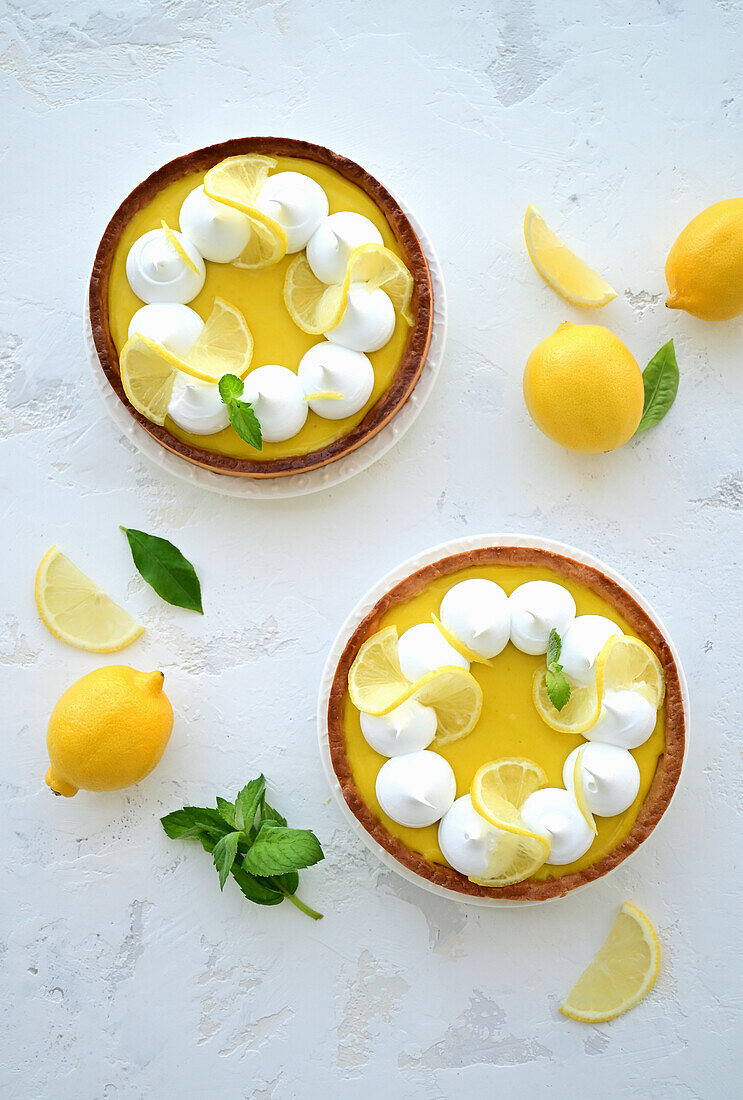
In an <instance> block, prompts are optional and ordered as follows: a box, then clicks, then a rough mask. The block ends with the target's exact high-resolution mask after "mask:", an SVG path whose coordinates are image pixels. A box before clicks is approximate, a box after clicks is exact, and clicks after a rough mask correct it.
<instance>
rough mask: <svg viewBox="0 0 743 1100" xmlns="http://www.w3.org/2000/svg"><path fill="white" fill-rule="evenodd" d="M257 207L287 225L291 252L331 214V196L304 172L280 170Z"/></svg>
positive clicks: (287, 249)
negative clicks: (329, 210)
mask: <svg viewBox="0 0 743 1100" xmlns="http://www.w3.org/2000/svg"><path fill="white" fill-rule="evenodd" d="M256 206H257V207H258V209H259V210H261V211H262V212H263V213H264V214H267V215H268V217H269V218H273V220H274V221H275V222H278V223H279V225H281V226H283V228H284V231H285V232H286V240H287V244H286V251H287V253H293V252H301V250H302V249H303V248H304V247H305V245H306V244H307V242H308V241H309V239H310V237H311V236H312V234H313V233H314V232H315V230H316V229H317V228H318V226H319V225H320V224H321V222H322V221H323V219H324V218H326V217H327V215H328V196H327V195H326V194H325V192H324V191H323V189H322V187H321V186H320V184H319V183H316V182H315V180H313V179H310V177H309V176H305V175H303V173H301V172H276V173H275V174H274V175H273V176H269V177H268V179H267V180H266V182H265V183H264V184H263V187H262V188H261V190H260V193H259V195H258V200H257V202H256ZM361 350H363V349H361Z"/></svg>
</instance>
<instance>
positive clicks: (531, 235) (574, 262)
mask: <svg viewBox="0 0 743 1100" xmlns="http://www.w3.org/2000/svg"><path fill="white" fill-rule="evenodd" d="M524 237H525V238H526V248H527V251H528V253H529V258H530V259H531V262H532V263H533V264H534V266H535V268H536V269H537V271H538V272H539V274H540V275H541V276H542V278H543V279H544V280H545V282H547V283H549V285H550V286H551V287H552V289H553V290H556V291H557V293H558V294H560V295H561V296H562V297H563V298H565V299H567V301H568V302H572V303H573V304H574V305H578V306H590V307H592V308H594V309H597V308H598V307H599V306H605V305H606V304H607V302H611V301H612V299H613V298H616V296H617V292H616V291H615V290H613V289H612V287H610V286H609V284H608V283H607V282H606V281H605V280H604V279H602V278H601V276H600V275H598V274H597V273H596V272H595V271H594V270H593V269H592V268H590V267H589V266H588V264H586V263H584V262H583V260H581V259H579V257H578V256H576V255H575V253H574V252H571V251H570V249H569V248H568V247H567V245H565V244H564V243H563V242H562V241H561V240H560V238H559V237H558V236H557V234H556V233H553V231H552V230H551V229H550V228H549V226H548V225H547V223H546V222H545V220H544V218H543V217H542V215H541V214H540V213H539V211H538V210H537V208H536V206H530V207H529V208H528V209H527V211H526V217H525V218H524Z"/></svg>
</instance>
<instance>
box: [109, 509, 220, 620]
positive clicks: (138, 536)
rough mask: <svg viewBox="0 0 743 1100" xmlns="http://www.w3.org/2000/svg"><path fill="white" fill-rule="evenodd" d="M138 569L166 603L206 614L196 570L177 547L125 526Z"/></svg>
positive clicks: (155, 536) (123, 529)
mask: <svg viewBox="0 0 743 1100" xmlns="http://www.w3.org/2000/svg"><path fill="white" fill-rule="evenodd" d="M121 530H122V531H123V532H124V534H125V535H126V537H127V540H128V542H129V549H130V550H131V552H132V558H133V560H134V564H135V566H136V568H137V571H138V572H139V573H140V575H141V576H142V577H143V578H144V579H145V580H146V581H147V583H148V584H149V585H150V586H151V587H152V588H154V589H155V591H156V592H157V594H158V596H160V597H161V598H162V599H163V600H165V602H166V603H169V604H173V605H174V606H175V607H185V608H186V609H187V610H188V611H198V612H199V614H200V615H203V614H204V609H203V607H202V606H201V585H200V583H199V578H198V577H197V576H196V570H195V569H194V567H193V566H192V565H191V562H190V561H188V559H187V558H184V556H183V554H182V553H181V552H180V550H179V549H178V547H177V546H173V543H172V542H168V540H167V539H161V538H159V537H158V536H157V535H148V534H147V533H146V532H145V531H136V530H134V528H132V527H123V526H122V527H121Z"/></svg>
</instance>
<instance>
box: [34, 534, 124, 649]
mask: <svg viewBox="0 0 743 1100" xmlns="http://www.w3.org/2000/svg"><path fill="white" fill-rule="evenodd" d="M34 596H35V599H36V606H37V608H38V611H39V615H40V616H41V620H42V622H43V623H44V625H45V626H46V627H47V628H48V629H49V630H50V631H51V632H52V634H53V635H54V636H55V638H59V639H60V640H61V641H63V642H66V643H67V644H68V645H72V646H75V647H76V648H77V649H85V650H88V651H89V652H92V653H115V652H117V651H118V650H120V649H124V648H125V647H126V646H128V645H131V643H132V642H134V641H136V639H137V638H138V637H139V636H140V635H141V634H142V633H143V631H144V627H143V626H142V625H141V624H140V623H138V622H137V621H136V619H134V618H132V616H131V615H130V614H129V612H128V611H125V610H124V609H123V608H122V607H119V605H118V604H116V603H114V601H113V600H112V599H111V598H110V596H107V595H106V593H105V592H103V591H102V590H101V589H100V588H98V586H97V585H96V584H94V583H93V581H92V580H90V578H89V577H86V576H85V574H84V573H82V572H81V571H80V570H79V569H78V568H77V566H76V565H75V564H74V563H73V562H71V561H70V559H69V558H68V557H67V556H66V555H65V554H63V553H62V552H61V550H59V548H58V547H57V546H52V547H51V548H50V549H49V550H48V551H47V552H46V554H45V555H44V557H43V558H42V559H41V562H40V563H39V567H38V569H37V571H36V583H35V587H34Z"/></svg>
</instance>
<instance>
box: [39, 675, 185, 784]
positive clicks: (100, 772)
mask: <svg viewBox="0 0 743 1100" xmlns="http://www.w3.org/2000/svg"><path fill="white" fill-rule="evenodd" d="M163 679H164V677H163V674H162V672H137V670H136V669H134V668H129V666H128V665H108V666H107V667H105V668H99V669H96V670H95V671H94V672H89V673H88V675H87V676H83V677H82V678H81V679H79V680H76V681H75V683H74V684H72V685H71V686H70V687H68V688H67V691H65V692H64V694H63V695H61V696H60V698H59V700H58V702H57V705H56V706H55V708H54V710H53V711H52V714H51V718H50V719H49V728H48V730H47V737H46V745H47V750H48V752H49V760H50V763H51V767H50V768H49V770H48V771H47V773H46V782H47V784H48V785H49V786H50V787H51V789H52V790H53V791H54V793H55V794H62V795H65V797H67V798H70V797H71V796H72V795H74V794H77V792H78V790H80V789H82V790H86V791H117V790H120V789H121V788H122V787H130V786H131V785H132V784H133V783H139V781H140V780H141V779H144V777H145V776H146V775H149V773H150V772H151V771H152V769H153V768H154V767H155V765H156V764H157V763H158V761H159V760H160V757H161V756H162V754H163V752H164V751H165V746H166V745H167V743H168V739H169V737H170V732H171V730H172V728H173V708H172V707H171V705H170V702H169V700H168V697H167V695H166V694H165V692H164V691H163Z"/></svg>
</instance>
